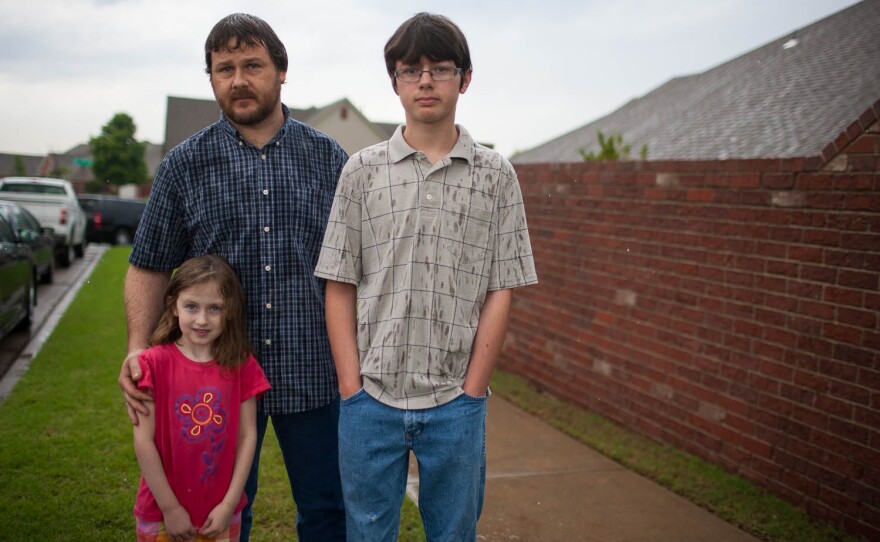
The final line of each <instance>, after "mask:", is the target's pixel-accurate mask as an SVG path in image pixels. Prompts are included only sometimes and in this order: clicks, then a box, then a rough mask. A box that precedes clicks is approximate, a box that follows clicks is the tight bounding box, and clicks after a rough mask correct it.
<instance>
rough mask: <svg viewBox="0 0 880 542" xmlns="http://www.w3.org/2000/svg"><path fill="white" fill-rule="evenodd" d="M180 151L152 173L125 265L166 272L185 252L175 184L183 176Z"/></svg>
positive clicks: (182, 215)
mask: <svg viewBox="0 0 880 542" xmlns="http://www.w3.org/2000/svg"><path fill="white" fill-rule="evenodd" d="M182 154H183V150H182V149H180V148H177V149H175V150H173V151H171V152H170V153H169V154H168V156H166V157H165V159H164V160H163V161H162V164H161V165H160V166H159V169H158V171H157V172H156V181H155V183H154V184H153V188H152V190H151V191H150V198H149V200H147V207H146V208H145V209H144V214H143V216H142V217H141V221H140V223H139V224H138V228H137V232H136V233H135V238H134V243H132V251H131V255H130V256H129V259H128V261H129V263H131V264H132V265H134V266H135V267H140V268H142V269H148V270H150V271H170V270H172V269H174V268H175V267H177V266H179V265H180V264H181V263H182V262H183V260H184V259H185V258H186V255H187V253H188V251H189V241H188V237H187V236H186V229H185V227H184V226H185V224H184V218H185V203H184V199H183V197H182V195H181V194H180V193H179V188H178V187H179V184H180V182H181V180H182V179H183V177H184V176H185V168H184V163H185V162H186V160H185V159H184V157H183V156H182Z"/></svg>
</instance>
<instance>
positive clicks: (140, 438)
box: [134, 403, 196, 540]
mask: <svg viewBox="0 0 880 542" xmlns="http://www.w3.org/2000/svg"><path fill="white" fill-rule="evenodd" d="M145 405H146V407H147V409H148V410H149V413H148V414H147V416H142V417H141V419H140V423H139V424H137V425H135V426H134V451H135V454H136V455H137V459H138V464H139V465H140V467H141V474H143V475H144V480H146V482H147V486H148V487H149V488H150V493H152V494H153V497H154V498H155V499H156V504H158V505H159V509H160V510H162V519H163V521H164V522H165V529H166V530H167V531H168V534H169V536H171V537H172V539H176V538H183V539H186V540H189V539H190V538H195V536H196V529H195V527H193V524H192V520H190V517H189V512H187V511H186V509H184V508H183V506H181V505H180V502H179V501H178V500H177V497H176V496H175V495H174V490H172V489H171V485H170V484H169V483H168V478H167V477H166V476H165V469H163V468H162V458H161V457H159V450H158V449H156V441H155V440H154V438H155V434H156V416H155V403H146V404H145Z"/></svg>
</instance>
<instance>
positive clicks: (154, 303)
mask: <svg viewBox="0 0 880 542" xmlns="http://www.w3.org/2000/svg"><path fill="white" fill-rule="evenodd" d="M170 279H171V273H170V272H163V271H148V270H146V269H141V268H140V267H135V266H133V265H132V266H129V268H128V274H127V275H126V277H125V317H126V319H127V320H128V355H127V356H125V360H124V361H123V362H122V368H121V370H120V371H119V380H118V381H117V382H118V383H119V387H120V388H122V394H123V396H124V397H125V404H126V407H127V408H128V417H129V418H131V423H132V424H134V425H137V424H138V414H139V413H140V414H143V415H147V414H148V412H149V411H148V410H147V406H146V405H145V404H144V402H145V401H149V400H150V399H151V398H150V396H149V395H148V394H146V393H144V392H142V391H140V390H138V388H137V384H136V383H135V381H136V380H138V379H140V377H141V370H140V366H139V365H138V361H137V358H138V355H139V354H140V353H141V352H142V351H144V350H145V349H146V348H147V346H148V345H149V340H150V335H151V334H152V333H153V329H154V328H155V326H156V323H157V322H158V321H159V317H160V316H162V311H163V310H164V305H165V302H164V300H163V299H162V297H163V294H164V293H165V287H166V286H167V285H168V281H169V280H170Z"/></svg>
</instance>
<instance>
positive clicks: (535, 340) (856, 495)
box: [500, 115, 880, 540]
mask: <svg viewBox="0 0 880 542" xmlns="http://www.w3.org/2000/svg"><path fill="white" fill-rule="evenodd" d="M876 119H877V116H876V115H875V116H873V118H870V117H869V118H866V119H864V120H862V121H860V122H862V124H861V125H860V128H859V130H858V131H857V132H853V133H852V134H851V135H848V136H847V137H846V138H838V142H837V143H838V144H839V147H840V148H838V147H835V148H834V152H829V153H828V154H826V155H823V157H820V158H814V159H787V160H728V161H716V162H619V163H577V164H538V165H521V166H517V167H516V170H517V173H518V175H519V179H520V183H521V185H522V189H523V194H524V197H525V202H526V211H527V214H528V220H529V230H530V233H531V239H532V246H533V249H534V253H535V260H536V265H537V269H538V278H539V281H540V284H539V285H538V286H533V287H529V288H524V289H521V290H517V291H516V292H515V294H514V309H513V314H512V321H511V329H510V333H509V335H508V338H507V342H506V344H505V348H504V353H503V355H502V359H501V361H500V365H501V367H502V368H504V369H507V370H511V371H513V372H516V373H518V374H520V375H522V376H523V377H525V378H526V379H528V380H530V381H532V382H534V383H536V384H537V385H538V386H539V387H540V388H542V389H543V390H546V391H548V392H550V393H553V394H555V395H557V396H559V397H561V398H564V399H566V400H568V401H571V402H574V403H577V404H579V405H582V406H584V407H586V408H588V409H589V410H592V411H594V412H597V413H599V414H601V415H603V416H605V417H607V418H610V419H612V420H614V421H616V422H618V423H620V424H621V425H624V426H627V427H629V428H631V429H634V430H636V431H638V432H640V433H643V434H645V435H647V436H649V437H651V438H653V439H656V440H658V441H661V442H664V443H670V444H673V445H675V446H677V447H679V448H682V449H684V450H686V451H688V452H691V453H694V454H696V455H698V456H700V457H702V458H704V459H707V460H709V461H710V462H713V463H717V464H720V465H723V466H724V467H725V468H727V469H728V470H730V471H732V472H735V473H738V474H739V475H742V476H743V477H745V478H747V479H749V480H752V481H753V482H756V483H757V484H758V485H760V486H763V487H765V488H768V489H770V490H771V491H773V492H774V493H776V494H777V495H780V496H781V497H783V498H785V499H787V500H789V501H791V502H793V503H795V504H797V505H799V506H802V507H804V508H805V509H806V510H808V511H809V512H810V513H811V514H812V515H814V516H815V517H817V518H820V519H822V520H825V521H828V522H831V523H833V524H837V525H840V526H842V527H843V528H845V529H846V530H848V531H850V532H852V533H856V534H859V535H862V536H865V537H867V538H869V539H872V540H880V316H878V315H880V292H878V288H880V173H878V171H880V166H878V164H880V161H878V157H880V130H878V126H877V122H876ZM866 128H867V129H866ZM841 151H843V154H841ZM820 167H821V168H822V169H821V170H820V169H819V168H820ZM838 170H839V171H838Z"/></svg>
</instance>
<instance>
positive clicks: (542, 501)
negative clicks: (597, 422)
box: [410, 395, 758, 542]
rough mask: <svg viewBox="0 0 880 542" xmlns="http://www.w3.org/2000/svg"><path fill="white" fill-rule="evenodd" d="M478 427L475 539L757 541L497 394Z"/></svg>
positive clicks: (413, 480)
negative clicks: (481, 433)
mask: <svg viewBox="0 0 880 542" xmlns="http://www.w3.org/2000/svg"><path fill="white" fill-rule="evenodd" d="M486 432H487V443H486V446H487V454H488V464H487V475H486V500H485V505H484V507H483V515H482V517H481V519H480V523H479V527H478V537H477V538H478V540H480V541H488V542H495V541H506V540H520V541H524V542H582V541H583V542H593V541H595V542H707V541H711V542H758V539H757V538H754V537H753V536H751V535H749V534H747V533H745V532H743V531H741V530H740V529H738V528H736V527H734V526H732V525H730V524H728V523H726V522H725V521H723V520H721V519H719V518H718V517H717V516H715V515H713V514H711V513H710V512H707V511H706V510H704V509H702V508H700V507H698V506H696V505H694V504H692V503H691V502H689V501H687V500H685V499H683V498H681V497H679V496H678V495H675V494H674V493H672V492H670V491H668V490H666V489H664V488H662V487H660V486H659V485H657V484H656V483H654V482H652V481H650V480H648V479H647V478H643V477H641V476H639V475H637V474H635V473H633V472H632V471H630V470H627V469H626V468H624V467H622V466H621V465H619V464H618V463H615V462H614V461H612V460H610V459H608V458H606V457H605V456H603V455H601V454H599V453H598V452H596V451H594V450H593V449H592V448H589V447H588V446H586V445H584V444H581V443H580V442H577V441H575V440H574V439H572V438H570V437H568V436H567V435H564V434H563V433H561V432H559V431H557V430H556V429H554V428H552V427H550V426H549V425H547V424H546V423H544V422H542V421H541V420H539V419H537V418H535V417H533V416H531V415H530V414H528V413H526V412H524V411H523V410H520V409H519V408H517V407H515V406H513V405H512V404H511V403H509V402H507V401H505V400H504V399H501V398H500V397H498V396H497V395H496V396H493V397H491V398H490V399H489V417H488V421H487V429H486ZM413 463H414V462H413ZM411 475H412V478H411V487H410V489H411V490H412V492H415V493H416V494H417V489H418V488H417V485H418V479H417V473H416V472H414V469H411Z"/></svg>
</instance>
